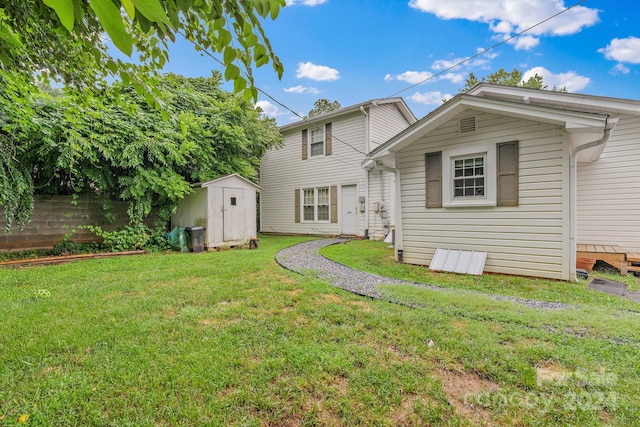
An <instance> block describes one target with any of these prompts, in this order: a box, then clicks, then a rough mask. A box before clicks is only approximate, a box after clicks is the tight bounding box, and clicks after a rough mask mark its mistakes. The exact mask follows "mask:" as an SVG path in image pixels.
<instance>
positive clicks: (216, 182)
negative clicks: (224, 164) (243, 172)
mask: <svg viewBox="0 0 640 427" xmlns="http://www.w3.org/2000/svg"><path fill="white" fill-rule="evenodd" d="M234 183H235V185H234ZM238 184H239V185H238ZM192 186H193V187H196V188H197V187H203V188H205V187H230V188H237V187H238V186H240V187H243V188H246V187H251V188H254V189H255V190H257V191H260V190H262V187H260V186H259V185H258V184H256V183H254V182H251V181H249V180H248V179H247V178H245V177H243V176H240V175H238V174H237V173H232V174H230V175H224V176H221V177H218V178H216V179H212V180H211V181H207V182H198V183H196V184H193V185H192Z"/></svg>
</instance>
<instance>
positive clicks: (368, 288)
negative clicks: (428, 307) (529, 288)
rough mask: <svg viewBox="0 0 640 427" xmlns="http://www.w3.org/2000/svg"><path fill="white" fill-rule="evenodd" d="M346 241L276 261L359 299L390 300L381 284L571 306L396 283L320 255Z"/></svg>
mask: <svg viewBox="0 0 640 427" xmlns="http://www.w3.org/2000/svg"><path fill="white" fill-rule="evenodd" d="M345 242H348V240H345V239H323V240H310V241H308V242H304V243H299V244H297V245H293V246H290V247H288V248H284V249H282V250H280V251H279V252H278V253H277V254H276V261H277V262H278V264H280V265H281V266H282V267H284V268H286V269H288V270H291V271H295V272H296V273H300V274H305V273H310V272H314V273H316V274H318V275H319V277H320V278H322V279H323V280H326V281H327V282H329V283H332V284H333V285H335V286H337V287H339V288H342V289H344V290H347V291H349V292H353V293H356V294H358V295H363V296H368V297H371V298H376V299H388V298H386V297H385V296H384V295H383V294H382V293H381V292H379V291H378V289H377V286H378V285H381V284H390V285H413V286H419V287H422V288H427V289H432V290H438V291H446V292H459V293H467V294H476V295H482V296H485V297H488V298H491V299H494V300H498V301H511V302H515V303H520V304H524V305H526V306H528V307H531V308H537V309H546V310H557V309H563V308H568V307H569V305H567V304H563V303H559V302H546V301H536V300H530V299H525V298H516V297H508V296H504V295H493V294H483V293H480V292H473V291H464V290H454V289H450V288H443V287H440V286H433V285H425V284H422V283H416V282H409V281H405V280H398V279H392V278H390V277H384V276H378V275H377V274H371V273H365V272H363V271H358V270H354V269H353V268H350V267H347V266H345V265H342V264H340V263H337V262H335V261H331V260H329V259H327V258H325V257H324V256H322V255H321V254H320V249H322V248H324V247H325V246H329V245H335V244H337V243H345Z"/></svg>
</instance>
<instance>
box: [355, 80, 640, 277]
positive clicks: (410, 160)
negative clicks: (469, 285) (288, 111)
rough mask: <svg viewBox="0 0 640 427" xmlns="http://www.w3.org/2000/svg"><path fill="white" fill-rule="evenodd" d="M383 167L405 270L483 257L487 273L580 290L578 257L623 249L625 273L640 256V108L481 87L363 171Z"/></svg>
mask: <svg viewBox="0 0 640 427" xmlns="http://www.w3.org/2000/svg"><path fill="white" fill-rule="evenodd" d="M380 162H384V163H386V164H392V163H395V168H394V173H395V175H396V177H397V178H398V179H397V180H396V182H395V185H396V190H395V195H396V196H397V200H396V210H395V213H396V215H397V218H396V224H395V226H396V237H395V244H396V256H397V258H399V260H401V261H403V262H407V263H412V264H421V265H429V263H430V262H431V260H432V258H433V256H434V253H435V251H436V249H438V248H440V249H450V250H465V251H486V252H487V258H486V264H485V270H484V271H487V272H495V273H505V274H515V275H524V276H536V277H544V278H552V279H562V280H575V278H576V257H577V252H578V249H580V251H581V252H580V253H582V255H583V256H584V253H583V252H584V251H587V252H592V254H593V258H596V259H605V258H607V257H608V256H609V255H607V254H605V253H604V252H607V251H608V250H600V249H597V248H598V247H603V246H597V245H609V247H615V248H623V250H622V252H623V253H620V254H617V253H616V254H611V257H614V256H615V257H618V256H620V257H621V258H615V260H620V261H621V260H622V259H624V261H625V263H624V267H626V261H627V258H626V256H627V252H631V251H640V215H639V212H640V197H638V195H637V193H636V191H637V190H638V188H639V187H638V186H639V184H640V101H632V100H626V99H617V98H608V97H600V96H589V95H578V94H570V93H563V92H555V91H544V90H536V89H529V88H521V87H507V86H499V85H492V84H486V83H481V84H479V85H477V86H475V87H474V88H472V89H471V90H470V91H469V92H467V93H464V94H459V95H457V96H455V97H453V98H452V99H450V100H449V101H447V102H445V103H444V104H443V105H441V106H440V107H439V108H437V109H436V110H434V111H433V112H431V113H430V114H428V115H427V116H425V117H424V118H422V119H420V120H419V121H417V122H416V123H414V124H413V125H412V126H410V127H408V128H406V129H404V130H403V131H402V132H400V133H398V134H397V135H395V136H394V137H392V138H391V139H390V140H389V141H387V142H386V143H384V144H382V145H380V146H378V147H376V148H374V149H373V150H372V151H371V152H370V153H369V156H368V157H367V159H366V160H365V162H364V163H363V165H364V166H365V168H367V169H369V170H371V171H373V170H375V168H376V166H378V165H379V164H380ZM585 248H586V249H585ZM589 248H596V249H589ZM614 252H618V250H614ZM607 259H608V258H607ZM612 260H613V258H611V259H609V262H613V261H612ZM621 269H623V266H622V264H621Z"/></svg>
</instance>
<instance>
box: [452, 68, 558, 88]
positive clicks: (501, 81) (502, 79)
mask: <svg viewBox="0 0 640 427" xmlns="http://www.w3.org/2000/svg"><path fill="white" fill-rule="evenodd" d="M522 76H523V73H522V71H520V70H518V69H517V68H514V69H513V71H511V72H509V71H505V69H504V68H500V69H499V70H498V71H496V72H495V73H492V74H489V75H488V76H485V77H482V79H481V80H478V78H477V77H476V75H475V74H473V73H470V74H469V78H468V79H467V80H466V82H465V85H464V88H462V89H460V92H467V91H468V90H470V89H471V88H472V87H474V86H475V85H477V84H478V83H480V82H486V83H493V84H498V85H505V86H519V87H529V88H534V89H547V85H545V84H544V82H543V81H542V76H540V75H538V74H536V75H535V76H532V77H530V78H529V79H528V80H527V81H524V80H522Z"/></svg>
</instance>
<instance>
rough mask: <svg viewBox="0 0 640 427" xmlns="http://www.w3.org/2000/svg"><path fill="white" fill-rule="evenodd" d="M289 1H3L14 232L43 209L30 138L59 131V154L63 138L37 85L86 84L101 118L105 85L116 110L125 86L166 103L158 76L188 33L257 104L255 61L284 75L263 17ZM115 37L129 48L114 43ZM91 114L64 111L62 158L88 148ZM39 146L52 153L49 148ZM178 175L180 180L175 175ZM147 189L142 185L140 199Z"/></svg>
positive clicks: (0, 34)
mask: <svg viewBox="0 0 640 427" xmlns="http://www.w3.org/2000/svg"><path fill="white" fill-rule="evenodd" d="M284 5H285V1H284V0H256V1H251V2H247V1H242V0H224V1H223V0H204V1H201V0H179V1H175V0H170V1H161V0H89V1H86V0H0V207H2V208H4V211H5V216H6V220H7V231H10V230H11V228H12V226H13V225H17V226H18V227H20V228H22V227H23V226H24V224H25V222H26V221H28V220H29V218H30V215H31V209H32V207H33V200H32V197H33V188H34V183H33V182H32V180H31V173H32V172H34V171H33V168H32V167H33V161H32V159H31V158H28V156H27V158H25V151H27V150H28V148H33V144H28V146H29V147H25V145H24V141H25V139H27V140H28V136H30V135H32V134H33V133H34V132H35V133H36V134H37V133H38V132H40V131H41V132H43V133H51V137H52V138H51V141H50V142H49V144H51V145H52V147H49V148H52V149H54V151H55V148H56V147H55V145H56V144H58V141H55V140H53V137H55V136H57V135H55V134H54V133H52V129H50V128H49V129H47V128H46V127H45V126H43V125H42V124H40V126H37V125H36V124H35V123H34V121H33V114H32V113H33V111H32V108H33V103H34V102H35V101H34V96H39V94H38V87H37V82H44V83H46V84H48V83H49V82H50V81H51V80H54V81H57V82H62V83H63V84H64V86H66V87H67V88H70V89H74V90H76V91H77V92H78V93H79V94H81V96H79V97H77V98H76V101H80V103H84V102H85V101H88V102H89V106H88V107H86V108H87V109H89V110H94V111H93V113H94V117H99V115H100V112H99V111H98V109H97V106H96V104H97V103H99V101H97V99H99V98H100V97H102V96H103V94H102V92H101V91H104V90H107V91H111V92H112V97H111V99H109V100H107V104H110V106H111V107H112V108H114V104H115V103H116V102H117V100H118V93H117V90H118V89H120V90H128V91H131V90H132V89H131V88H133V90H135V93H136V94H137V96H138V97H140V98H141V99H143V100H144V101H145V102H146V103H147V104H148V105H153V106H155V107H156V108H158V107H162V106H163V105H164V99H163V93H162V91H163V89H162V88H160V87H158V79H159V75H158V73H159V70H162V68H163V67H164V65H165V64H166V63H167V61H168V60H169V47H170V45H171V43H172V42H173V41H174V40H175V38H176V36H180V37H184V38H185V39H187V40H188V41H190V42H191V43H192V44H193V45H194V46H195V48H196V49H197V50H207V51H208V52H212V53H218V54H220V56H221V66H222V69H223V70H224V78H225V79H226V80H228V81H233V82H234V91H235V92H238V93H243V95H244V99H245V101H246V102H249V101H250V100H251V99H253V100H255V99H257V90H256V88H255V87H254V79H253V76H252V68H253V67H261V66H264V65H267V64H269V63H270V64H271V65H272V67H273V69H274V70H275V72H276V73H277V74H278V76H279V77H280V76H281V75H282V73H283V66H282V63H281V62H280V60H279V59H278V57H277V56H276V55H275V53H274V52H273V49H272V48H271V45H270V43H269V40H268V38H267V37H266V35H265V33H264V31H263V28H262V24H261V19H266V18H268V17H270V18H271V19H276V18H277V16H278V13H279V11H280V8H281V7H283V6H284ZM104 32H106V33H107V35H108V36H109V37H105V36H104V35H105V34H104ZM111 43H113V45H115V46H116V48H117V49H118V50H119V51H120V53H118V52H117V50H116V51H115V52H114V49H113V48H110V46H111ZM122 54H124V57H125V58H124V60H123V59H121V58H122V57H123V55H122ZM113 80H118V81H121V82H122V83H121V84H120V85H117V86H116V87H115V88H107V86H108V85H107V82H108V81H113ZM54 95H55V94H54ZM127 96H129V97H131V96H132V95H131V94H128V95H127ZM77 103H78V102H76V104H77ZM138 104H139V103H138ZM141 108H142V107H141ZM89 112H91V111H89ZM85 113H88V112H87V111H83V110H82V109H81V108H76V107H74V104H72V103H69V104H67V105H66V106H65V108H64V109H56V114H61V115H63V116H64V120H65V121H66V124H69V125H72V127H71V128H69V129H62V131H63V133H65V134H68V135H65V136H68V137H69V139H68V145H69V147H67V151H68V152H67V153H66V155H67V156H66V157H65V158H64V159H63V158H61V159H60V160H61V163H62V164H65V160H66V161H72V160H73V156H74V155H75V154H76V153H75V152H74V151H77V150H80V149H82V148H83V147H81V146H80V144H76V142H75V141H73V139H74V138H75V137H76V135H75V130H74V128H73V126H74V125H75V123H74V121H76V120H79V121H82V120H83V119H82V116H83V114H85ZM166 116H167V114H166V113H165V117H166ZM78 117H80V119H78ZM157 118H159V116H157V117H156V119H157ZM60 122H62V118H61V121H60ZM56 130H61V129H60V128H59V127H58V128H57V129H56ZM85 137H86V135H85ZM85 142H86V141H85ZM72 146H73V147H75V148H74V149H71V147H72ZM37 149H43V155H48V154H49V153H48V152H47V151H48V150H47V149H46V147H45V148H43V147H38V148H37ZM240 151H242V150H240ZM67 163H68V162H67ZM36 172H37V173H38V174H40V175H42V174H43V173H46V171H44V172H43V171H42V170H40V169H38V170H37V171H36ZM49 172H51V171H49ZM52 178H55V177H53V176H52ZM172 179H173V180H174V181H175V180H176V177H175V176H171V177H169V180H172ZM89 180H90V178H89ZM158 180H159V178H158V176H156V175H154V174H153V171H150V172H149V174H148V176H147V177H146V181H147V182H146V185H149V186H158V185H160V186H162V184H159V183H158V182H157V181H158ZM35 185H36V187H37V186H38V185H40V184H37V183H36V184H35ZM144 187H145V185H142V186H138V187H137V189H136V196H134V197H137V195H138V194H139V193H140V191H142V188H144ZM174 187H176V188H175V189H174V191H172V194H171V196H172V198H175V197H179V195H180V194H182V193H184V185H180V184H179V183H176V184H174ZM144 210H145V209H142V211H144Z"/></svg>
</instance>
